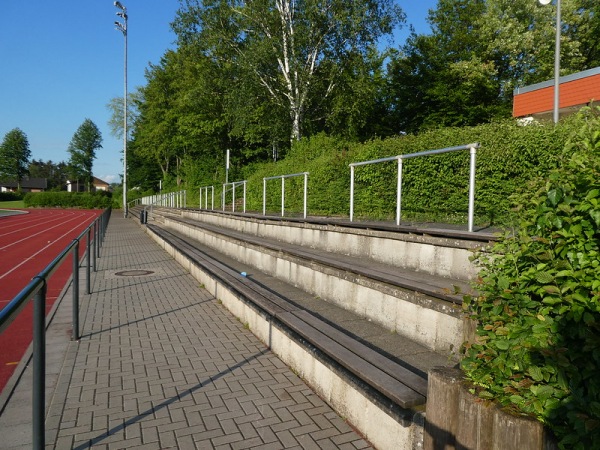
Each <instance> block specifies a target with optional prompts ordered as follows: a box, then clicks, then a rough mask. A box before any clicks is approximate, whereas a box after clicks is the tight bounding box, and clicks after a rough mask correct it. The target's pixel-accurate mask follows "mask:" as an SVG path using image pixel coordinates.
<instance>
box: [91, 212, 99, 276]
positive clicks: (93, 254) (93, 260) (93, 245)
mask: <svg viewBox="0 0 600 450" xmlns="http://www.w3.org/2000/svg"><path fill="white" fill-rule="evenodd" d="M97 229H98V220H96V221H95V222H94V242H93V243H92V263H93V264H94V272H96V230H97Z"/></svg>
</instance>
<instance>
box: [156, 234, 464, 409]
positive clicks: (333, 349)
mask: <svg viewBox="0 0 600 450" xmlns="http://www.w3.org/2000/svg"><path fill="white" fill-rule="evenodd" d="M148 228H149V230H150V231H151V232H152V233H155V234H157V235H159V236H160V237H161V238H162V239H163V240H165V241H167V242H169V243H170V244H171V245H172V246H174V247H176V248H177V249H178V250H179V251H180V252H182V253H183V254H184V255H185V257H186V258H188V259H189V260H190V261H191V262H192V263H193V264H195V265H197V266H199V267H201V268H202V270H204V271H206V272H209V273H210V274H211V275H212V276H213V277H216V278H218V279H219V280H220V281H221V282H222V283H224V284H227V285H228V286H229V287H230V288H232V289H234V290H235V291H236V294H237V295H238V297H239V298H242V299H243V300H244V301H246V302H248V303H251V304H252V305H253V306H254V307H255V308H257V309H259V310H260V311H261V312H262V313H264V314H266V315H268V316H269V318H270V320H271V321H275V322H277V323H278V324H279V326H283V327H285V328H286V329H287V330H288V331H289V332H291V333H293V334H294V335H295V336H296V340H298V339H301V340H304V341H305V343H306V344H307V345H309V346H310V347H311V351H313V352H319V353H320V354H321V355H322V357H325V358H326V359H327V360H328V361H329V362H334V363H337V364H339V365H340V366H341V367H343V368H344V369H345V370H347V371H348V372H349V373H350V374H352V375H353V376H354V377H356V378H357V379H359V380H361V381H362V382H364V383H366V384H368V385H369V386H370V387H371V388H373V389H375V390H376V391H377V392H379V393H380V394H381V395H383V396H385V397H386V398H387V399H389V400H391V401H392V402H394V403H395V404H397V405H399V406H401V407H402V408H413V407H417V406H419V405H423V404H424V403H425V400H426V393H427V371H428V370H429V369H430V368H432V367H436V366H440V365H454V363H453V362H451V361H450V360H449V359H448V358H445V357H444V356H442V355H439V354H436V353H435V352H431V351H429V350H427V349H425V348H424V347H422V346H419V345H417V344H415V343H412V342H410V341H408V340H407V339H405V338H402V337H401V336H398V335H395V334H392V333H390V332H389V331H387V330H384V329H382V328H381V327H378V326H377V325H374V324H372V323H370V322H369V321H367V320H364V319H360V318H358V317H356V316H355V315H353V314H351V313H349V312H347V311H345V310H343V309H342V308H339V307H335V305H328V306H327V307H324V305H319V303H323V302H319V301H318V300H316V299H315V298H314V297H312V296H310V295H308V294H306V292H304V291H302V290H300V289H298V288H295V287H293V286H290V285H286V284H285V283H283V282H281V281H280V280H277V279H274V278H273V277H270V276H268V275H265V274H259V273H253V274H249V275H246V276H242V275H240V267H243V265H240V263H239V262H237V261H235V260H233V259H231V258H229V257H227V256H224V255H221V254H219V253H218V252H216V251H214V250H212V249H209V248H207V247H205V246H202V245H199V244H198V243H196V242H193V241H190V240H189V238H186V237H185V236H183V235H181V234H179V233H176V232H173V231H170V230H165V229H162V228H161V227H158V226H156V225H149V226H148ZM380 347H384V348H387V350H388V351H386V350H384V349H383V348H380ZM407 360H408V361H410V362H407Z"/></svg>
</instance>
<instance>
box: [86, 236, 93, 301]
mask: <svg viewBox="0 0 600 450" xmlns="http://www.w3.org/2000/svg"><path fill="white" fill-rule="evenodd" d="M91 231H92V226H91V225H90V226H89V227H88V229H87V233H86V236H87V240H86V246H85V287H86V289H85V293H86V294H88V295H89V294H91V293H92V289H91V281H90V243H91V239H90V234H91Z"/></svg>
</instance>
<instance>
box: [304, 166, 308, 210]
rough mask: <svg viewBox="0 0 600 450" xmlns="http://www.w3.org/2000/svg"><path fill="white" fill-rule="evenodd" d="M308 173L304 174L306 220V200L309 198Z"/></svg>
mask: <svg viewBox="0 0 600 450" xmlns="http://www.w3.org/2000/svg"><path fill="white" fill-rule="evenodd" d="M307 186H308V173H304V218H305V219H306V200H307V198H308V189H307Z"/></svg>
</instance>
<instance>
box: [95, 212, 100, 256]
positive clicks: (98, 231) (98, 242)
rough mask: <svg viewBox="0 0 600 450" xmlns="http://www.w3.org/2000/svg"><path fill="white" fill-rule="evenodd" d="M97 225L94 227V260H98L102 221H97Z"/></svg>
mask: <svg viewBox="0 0 600 450" xmlns="http://www.w3.org/2000/svg"><path fill="white" fill-rule="evenodd" d="M97 224H98V226H97V227H96V239H94V242H95V243H96V258H100V235H101V234H102V231H101V228H102V221H101V220H99V221H98V222H97Z"/></svg>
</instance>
